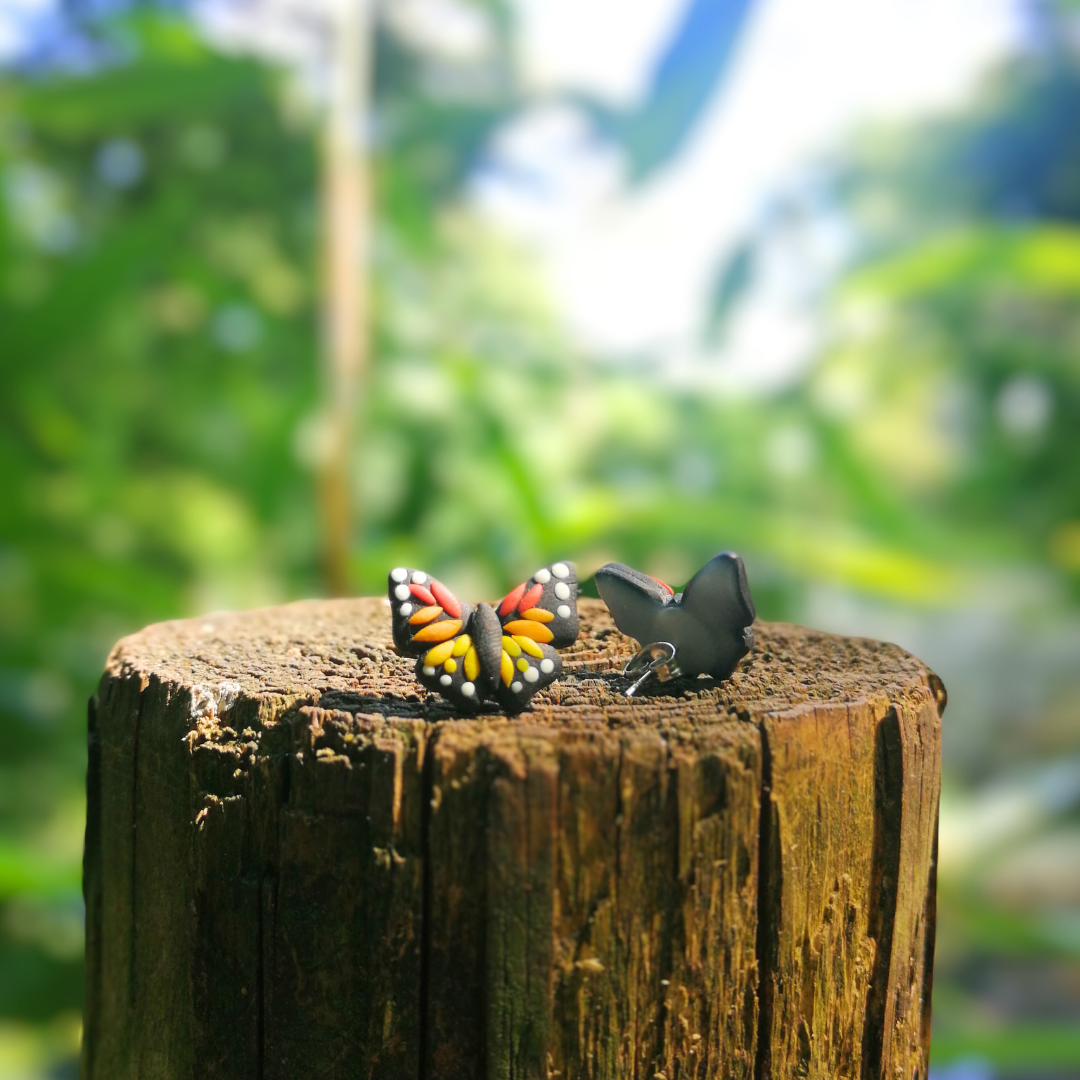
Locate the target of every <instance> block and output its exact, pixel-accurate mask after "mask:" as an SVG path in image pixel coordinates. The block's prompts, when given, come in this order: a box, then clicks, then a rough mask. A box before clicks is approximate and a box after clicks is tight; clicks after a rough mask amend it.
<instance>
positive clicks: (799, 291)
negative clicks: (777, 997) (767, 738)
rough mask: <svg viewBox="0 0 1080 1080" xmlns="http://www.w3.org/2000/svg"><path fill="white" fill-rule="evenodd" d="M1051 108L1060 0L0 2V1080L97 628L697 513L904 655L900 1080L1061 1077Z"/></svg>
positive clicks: (641, 560)
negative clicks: (913, 706)
mask: <svg viewBox="0 0 1080 1080" xmlns="http://www.w3.org/2000/svg"><path fill="white" fill-rule="evenodd" d="M1078 118H1080V4H1077V3H1075V2H1068V0H1058V2H1049V0H1048V2H1036V0H817V2H816V3H814V4H805V3H799V2H798V0H635V2H634V3H633V4H626V3H618V2H617V0H593V3H591V4H581V3H572V2H570V0H385V2H383V3H380V4H377V5H375V6H374V7H370V6H362V5H359V4H352V3H349V2H348V0H319V2H316V0H207V2H201V3H196V2H183V0H173V2H170V3H159V4H147V3H131V2H127V3H125V2H122V0H0V371H2V381H0V416H2V422H0V493H2V499H0V1080H15V1078H18V1080H44V1078H46V1077H52V1078H60V1077H74V1076H76V1075H77V1065H76V1056H77V1047H78V1039H79V1023H80V1021H79V1016H80V1009H81V1003H82V933H83V930H82V927H83V910H82V904H81V897H80V880H79V875H80V857H81V844H82V830H83V799H84V791H83V777H84V763H85V722H86V721H85V715H86V699H87V697H88V696H89V695H90V694H91V693H92V692H93V691H94V688H95V685H96V682H97V679H98V677H99V675H100V672H101V669H102V665H103V662H104V659H105V656H106V654H107V652H108V650H109V648H110V646H111V645H112V644H113V643H114V642H115V641H116V639H117V638H119V637H120V636H122V635H124V634H127V633H130V632H132V631H134V630H137V629H138V628H139V627H141V626H142V625H144V624H146V623H148V622H151V621H156V620H160V619H168V618H175V617H179V616H187V615H195V614H197V613H201V612H205V611H208V610H215V609H223V608H238V607H248V606H254V605H262V604H273V603H277V602H280V601H285V600H289V599H294V598H299V597H304V596H311V595H317V594H327V593H373V592H381V590H382V588H383V584H384V582H385V572H386V567H387V566H391V565H396V564H398V563H410V564H413V565H418V566H423V567H425V568H427V569H428V570H430V571H433V572H436V573H438V574H439V575H440V576H442V577H444V578H445V579H446V580H447V581H449V582H452V583H453V585H454V587H455V589H456V590H458V591H459V592H461V593H462V594H463V595H469V596H473V597H477V598H479V597H488V598H491V597H495V596H497V595H500V590H502V589H504V588H506V587H507V586H510V585H512V584H514V583H515V582H516V581H518V580H519V579H520V577H521V574H522V572H523V570H527V569H528V568H530V567H532V566H535V565H539V564H540V563H541V562H543V561H545V560H548V559H550V558H565V557H571V558H574V559H575V560H576V561H577V563H578V566H579V571H580V572H581V573H582V574H583V575H587V574H589V573H590V572H591V571H592V570H593V569H595V568H596V567H597V566H598V565H600V564H601V563H603V562H605V561H607V560H609V559H619V560H622V561H625V562H629V563H632V564H633V565H635V566H638V567H641V568H642V569H645V570H647V571H649V572H650V573H653V574H656V575H657V576H660V577H663V578H664V579H665V580H668V581H671V582H672V583H675V584H678V583H681V582H684V581H685V580H687V579H688V578H689V577H690V575H691V574H692V573H693V572H694V571H695V570H696V569H697V568H698V567H699V566H700V565H701V564H702V563H703V562H704V561H705V560H706V559H707V558H709V557H710V556H711V555H713V554H714V553H715V552H716V551H718V550H721V549H724V548H735V549H737V550H739V551H740V552H741V553H742V554H743V555H744V557H745V559H746V562H747V566H748V569H749V575H750V581H751V584H752V587H753V591H754V595H755V598H756V600H757V604H758V609H759V613H760V614H761V616H762V617H764V618H766V619H788V620H792V621H797V622H802V623H808V624H812V625H815V626H820V627H824V628H827V629H829V630H834V631H838V632H842V633H849V634H860V635H869V636H874V637H880V638H885V639H888V640H892V641H896V642H898V643H900V644H901V645H903V646H904V647H906V648H908V649H909V650H911V651H912V652H914V653H916V654H917V655H919V656H920V657H921V658H923V659H924V660H925V661H927V663H929V664H930V665H931V666H932V667H933V668H934V669H935V670H936V671H937V672H938V673H939V674H940V675H941V676H942V678H943V679H944V681H945V683H946V685H947V686H948V689H949V695H950V705H949V708H948V711H947V713H946V716H945V734H944V739H945V752H944V753H945V756H944V761H945V765H944V790H943V797H942V815H941V868H940V908H941V911H940V928H939V933H938V954H937V974H936V980H935V988H934V1037H933V1064H934V1072H935V1076H936V1077H937V1078H938V1080H946V1078H951V1080H961V1078H963V1080H995V1078H1003V1080H1004V1078H1013V1080H1021V1078H1027V1077H1032V1078H1034V1077H1039V1078H1043V1080H1046V1078H1051V1077H1052V1078H1064V1077H1078V1076H1080V122H1078Z"/></svg>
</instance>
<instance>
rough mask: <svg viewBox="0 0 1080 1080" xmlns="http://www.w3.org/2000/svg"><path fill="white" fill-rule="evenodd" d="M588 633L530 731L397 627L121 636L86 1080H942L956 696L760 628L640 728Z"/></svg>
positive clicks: (884, 658) (351, 618) (95, 904)
mask: <svg viewBox="0 0 1080 1080" xmlns="http://www.w3.org/2000/svg"><path fill="white" fill-rule="evenodd" d="M580 608H581V614H582V634H581V637H580V638H579V640H578V642H577V643H576V644H575V646H574V647H573V648H572V649H571V650H569V651H568V652H567V653H566V654H564V655H565V656H566V658H567V672H566V675H565V677H564V678H563V679H562V680H560V681H559V682H557V683H555V684H554V685H553V686H551V687H550V688H549V689H548V690H547V691H545V692H544V693H542V694H540V695H538V696H537V698H536V699H535V702H534V706H533V708H532V709H531V710H530V711H529V712H527V713H525V714H523V715H522V716H521V717H520V718H518V719H516V720H508V719H507V718H506V717H504V716H501V715H499V714H498V713H496V712H494V711H492V712H491V713H489V714H481V715H480V716H478V717H475V718H471V719H462V718H460V717H458V716H456V715H455V714H454V713H453V712H452V711H451V710H450V709H449V708H448V707H447V706H446V705H445V704H444V703H443V702H441V701H440V700H439V699H438V698H435V697H429V695H428V694H427V693H426V692H425V691H423V690H422V689H421V688H420V687H419V686H417V685H416V684H415V683H414V681H413V679H412V663H411V661H406V660H403V659H402V658H400V657H399V656H397V654H396V653H395V652H394V650H393V647H392V645H391V641H390V634H389V613H388V611H387V608H386V606H385V604H384V602H383V601H381V600H349V601H320V602H315V601H311V602H305V603H301V604H293V605H289V606H286V607H281V608H273V609H267V610H264V611H255V612H245V613H238V614H230V615H216V616H212V617H208V618H206V619H195V620H189V621H183V622H173V623H163V624H160V625H157V626H152V627H148V628H147V629H146V630H144V631H142V632H141V633H139V634H136V635H134V636H132V637H130V638H126V639H124V640H123V641H121V642H120V643H119V644H118V645H117V646H116V648H115V649H114V651H113V653H112V654H111V656H110V658H109V661H108V665H107V668H106V672H105V675H104V676H103V678H102V682H101V686H100V689H99V692H98V694H97V696H96V698H95V699H94V701H93V702H92V703H91V722H90V758H89V761H90V765H89V778H88V804H89V805H88V819H87V820H88V825H87V843H86V856H85V863H84V881H85V894H86V902H87V1009H86V1034H85V1038H84V1050H83V1075H84V1077H85V1078H87V1080H128V1078H130V1080H135V1078H138V1080H158V1078H161V1080H166V1078H168V1080H195V1078H196V1077H197V1078H200V1080H202V1078H218V1077H220V1078H225V1077H228V1078H230V1080H240V1078H252V1080H271V1078H273V1080H279V1078H280V1080H284V1078H286V1077H288V1078H296V1077H313V1078H327V1080H330V1078H334V1080H337V1078H341V1080H344V1078H346V1077H348V1078H350V1080H351V1078H354V1077H378V1078H391V1077H395V1078H396V1077H415V1078H417V1080H451V1078H458V1077H470V1078H472V1077H480V1076H485V1077H489V1078H492V1080H494V1078H498V1080H507V1078H515V1080H517V1078H532V1077H566V1078H589V1080H593V1078H595V1080H601V1078H603V1080H634V1078H643V1080H644V1078H652V1080H675V1078H676V1077H678V1078H695V1080H697V1078H701V1080H705V1078H711V1077H738V1078H756V1080H768V1078H772V1077H796V1076H799V1077H822V1078H825V1077H828V1078H832V1077H852V1078H860V1080H862V1078H866V1077H888V1078H889V1080H895V1078H899V1080H911V1078H912V1077H916V1078H923V1077H925V1075H926V1060H927V1053H928V1040H929V1022H930V1011H929V993H930V984H931V972H932V958H933V932H934V883H935V878H934V873H935V852H936V843H935V837H936V821H937V804H938V794H939V768H940V714H939V707H940V703H941V702H942V701H943V696H944V695H943V691H942V689H941V687H940V682H939V681H938V680H937V679H936V676H933V675H932V673H930V672H929V671H928V670H927V668H926V667H925V666H924V665H923V664H921V663H920V662H919V661H918V660H916V659H914V658H913V657H911V656H909V655H908V654H906V653H904V652H903V651H902V650H900V649H898V648H896V647H895V646H891V645H884V644H881V643H879V642H871V641H864V640H856V639H850V638H839V637H835V636H831V635H827V634H822V633H817V632H814V631H809V630H804V629H802V628H799V627H793V626H788V625H784V624H767V623H766V624H758V625H757V626H756V627H755V633H756V637H757V645H756V646H755V649H754V651H753V653H752V654H751V655H750V656H749V657H747V658H746V660H745V661H744V662H743V663H742V665H741V666H740V668H739V670H738V671H737V672H736V673H735V675H734V676H733V678H732V679H731V680H730V681H729V682H727V683H724V684H721V685H717V684H714V683H713V682H712V681H711V680H709V679H701V680H697V681H695V682H693V683H689V684H686V685H679V684H669V686H668V687H667V688H658V689H657V690H656V691H654V692H651V693H646V694H645V695H644V696H642V697H641V698H639V699H634V700H633V701H632V702H631V700H629V699H626V698H625V697H623V696H622V693H621V691H622V690H623V689H624V687H625V685H626V681H625V680H624V679H623V678H622V676H621V675H620V674H619V672H620V671H621V668H622V666H623V664H624V663H625V661H626V660H627V659H628V658H629V656H630V655H631V654H632V652H633V651H634V645H633V643H631V642H630V641H629V640H628V639H626V638H624V637H623V636H622V635H621V634H619V632H618V631H617V630H616V629H615V628H614V626H613V625H612V623H611V621H610V618H609V616H608V614H607V611H606V609H605V608H604V607H603V605H602V604H600V603H599V602H597V601H588V600H585V601H582V602H581V604H580Z"/></svg>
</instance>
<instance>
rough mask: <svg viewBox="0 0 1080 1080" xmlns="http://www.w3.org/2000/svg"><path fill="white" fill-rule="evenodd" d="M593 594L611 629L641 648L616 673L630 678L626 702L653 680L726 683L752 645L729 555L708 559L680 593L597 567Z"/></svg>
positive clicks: (737, 565) (745, 603)
mask: <svg viewBox="0 0 1080 1080" xmlns="http://www.w3.org/2000/svg"><path fill="white" fill-rule="evenodd" d="M596 587H597V589H598V590H599V591H600V597H601V599H602V600H603V601H604V603H605V604H607V606H608V610H609V611H610V612H611V617H612V618H613V619H614V620H615V625H616V626H617V627H618V628H619V629H620V630H621V631H622V632H623V633H624V634H626V635H627V636H629V637H632V638H634V639H635V640H636V641H637V642H638V644H639V645H640V646H641V649H640V650H639V651H638V653H637V654H636V655H635V656H634V658H633V659H632V660H631V661H630V662H629V663H628V664H627V665H626V667H625V669H624V670H623V674H624V675H627V676H630V677H631V678H633V679H634V682H633V683H632V685H631V686H630V687H629V689H628V690H626V692H625V693H626V696H627V697H633V696H634V694H636V693H637V691H638V689H639V688H640V687H641V686H642V685H643V684H644V683H645V682H646V681H647V680H649V679H651V678H653V677H655V678H656V679H658V680H659V681H660V682H667V681H669V680H670V679H674V678H678V677H679V676H682V675H685V676H689V677H694V676H697V675H702V674H704V675H711V676H712V677H713V678H714V679H716V680H717V681H721V680H723V679H727V678H729V677H730V676H731V673H732V672H733V671H734V670H735V667H736V665H737V664H738V662H739V661H740V660H741V659H742V658H743V657H744V656H745V655H746V654H747V653H748V652H749V651H750V649H751V648H752V647H753V645H754V632H753V630H751V628H750V626H751V624H752V623H753V621H754V618H755V611H754V601H753V600H752V599H751V598H750V587H749V586H748V585H747V583H746V567H745V566H744V565H743V561H742V559H741V558H739V556H738V555H736V554H735V552H733V551H725V552H722V553H721V554H719V555H717V556H716V557H715V558H713V559H710V560H709V561H708V562H707V563H706V564H705V565H704V566H703V567H702V568H701V569H700V570H699V571H698V572H697V573H696V574H695V575H694V576H693V578H691V580H690V583H689V584H688V585H687V586H686V588H685V589H684V590H683V591H682V592H681V593H676V592H675V590H674V589H672V588H671V586H670V585H665V584H664V583H663V582H662V581H658V580H657V579H656V578H653V577H650V576H649V575H648V574H643V573H641V571H640V570H634V569H632V568H631V567H629V566H624V565H623V564H622V563H608V564H607V565H606V566H601V567H600V569H599V570H597V571H596Z"/></svg>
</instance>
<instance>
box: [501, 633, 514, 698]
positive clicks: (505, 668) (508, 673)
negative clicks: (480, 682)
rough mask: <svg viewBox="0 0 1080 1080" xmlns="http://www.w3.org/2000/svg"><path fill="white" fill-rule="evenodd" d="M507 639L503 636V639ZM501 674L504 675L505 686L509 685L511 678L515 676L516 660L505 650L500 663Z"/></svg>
mask: <svg viewBox="0 0 1080 1080" xmlns="http://www.w3.org/2000/svg"><path fill="white" fill-rule="evenodd" d="M505 640H506V638H503V641H505ZM499 674H500V675H501V676H502V681H503V686H509V685H510V680H511V679H512V678H513V677H514V661H513V660H511V659H510V657H509V656H508V655H507V654H506V652H505V651H504V652H503V654H502V661H501V663H500V665H499Z"/></svg>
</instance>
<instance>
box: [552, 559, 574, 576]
mask: <svg viewBox="0 0 1080 1080" xmlns="http://www.w3.org/2000/svg"><path fill="white" fill-rule="evenodd" d="M551 572H552V573H553V574H554V575H555V576H556V577H569V576H570V567H569V566H567V565H566V563H564V562H557V563H555V564H554V565H553V566H552V568H551Z"/></svg>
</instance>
